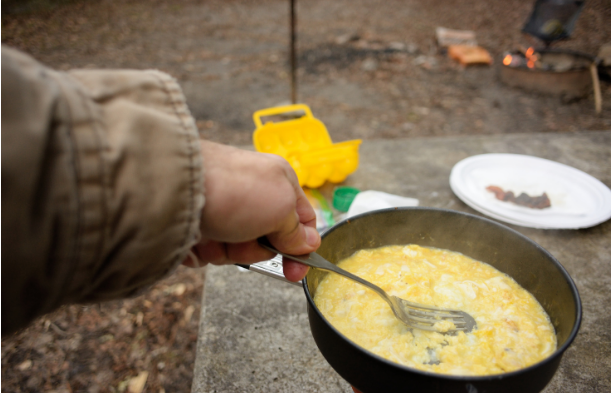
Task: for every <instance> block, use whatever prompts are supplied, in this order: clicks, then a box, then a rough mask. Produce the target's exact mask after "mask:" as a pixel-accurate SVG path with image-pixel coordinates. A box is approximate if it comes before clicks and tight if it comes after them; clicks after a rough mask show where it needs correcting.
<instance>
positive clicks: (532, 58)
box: [524, 46, 539, 68]
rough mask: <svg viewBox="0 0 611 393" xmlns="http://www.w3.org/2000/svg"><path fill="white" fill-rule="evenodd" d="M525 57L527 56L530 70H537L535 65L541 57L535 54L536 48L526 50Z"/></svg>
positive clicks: (527, 64)
mask: <svg viewBox="0 0 611 393" xmlns="http://www.w3.org/2000/svg"><path fill="white" fill-rule="evenodd" d="M524 56H526V66H527V67H528V68H535V63H536V62H537V61H538V60H539V57H538V56H537V55H536V54H535V48H533V47H532V46H531V47H530V48H528V49H526V52H525V53H524Z"/></svg>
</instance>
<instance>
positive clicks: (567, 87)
mask: <svg viewBox="0 0 611 393" xmlns="http://www.w3.org/2000/svg"><path fill="white" fill-rule="evenodd" d="M592 65H595V58H594V57H593V56H589V55H587V54H583V53H579V52H572V51H566V50H558V49H540V50H535V49H534V48H532V47H531V48H528V49H527V50H515V51H511V52H507V53H505V55H504V56H503V64H502V65H501V73H500V74H501V80H502V81H503V82H504V83H505V84H507V85H508V86H512V87H519V88H523V89H525V90H529V91H535V92H538V93H543V94H551V95H560V96H561V97H562V98H563V99H568V100H571V99H575V98H581V97H584V96H586V95H587V94H589V93H590V92H591V91H592V72H591V67H592Z"/></svg>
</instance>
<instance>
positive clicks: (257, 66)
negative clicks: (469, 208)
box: [2, 0, 611, 392]
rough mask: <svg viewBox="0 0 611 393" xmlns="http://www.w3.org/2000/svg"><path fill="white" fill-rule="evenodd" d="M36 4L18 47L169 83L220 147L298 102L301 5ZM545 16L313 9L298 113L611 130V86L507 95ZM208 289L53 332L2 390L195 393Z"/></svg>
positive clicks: (601, 33) (358, 125)
mask: <svg viewBox="0 0 611 393" xmlns="http://www.w3.org/2000/svg"><path fill="white" fill-rule="evenodd" d="M30 3H35V5H36V7H34V8H33V10H29V11H27V12H25V11H24V10H23V8H21V9H20V8H18V7H17V6H15V2H14V1H7V2H5V1H3V5H4V7H3V10H2V11H3V14H2V43H3V44H7V45H11V46H14V47H17V48H20V49H23V50H25V51H27V52H29V53H30V54H32V55H33V56H35V57H36V58H37V59H39V60H40V61H41V62H43V63H45V64H48V65H49V66H52V67H54V68H57V69H62V70H66V69H70V68H74V67H85V68H95V67H101V68H118V67H122V68H138V69H142V68H157V69H161V70H163V71H166V72H168V73H170V74H172V75H174V76H175V77H176V78H177V79H178V80H179V82H180V83H181V85H182V87H183V89H184V91H185V94H186V96H187V100H188V102H189V105H190V108H191V111H192V113H193V115H194V116H195V117H196V119H197V124H198V127H199V128H200V131H201V133H202V134H203V136H204V137H206V138H208V139H210V140H214V141H218V142H223V143H231V144H238V145H249V144H251V138H252V131H253V129H254V124H253V122H252V113H253V112H254V111H256V110H258V109H263V108H266V107H270V106H274V105H278V104H282V103H288V102H289V100H290V96H291V92H290V82H289V72H288V54H287V48H288V37H289V35H288V10H289V6H288V4H289V3H288V1H286V0H282V1H280V0H263V1H246V0H229V1H221V0H210V1H195V0H182V1H179V0H174V1H169V0H149V1H144V0H139V1H136V0H129V1H119V0H98V1H87V2H85V1H74V0H72V1H69V0H64V1H59V3H62V4H60V5H58V6H48V1H41V0H39V1H34V2H30ZM41 4H42V5H41ZM533 4H534V1H533V0H528V1H527V0H514V1H486V0H460V1H458V0H430V1H426V2H424V1H417V0H405V1H397V0H390V1H375V0H354V1H348V0H338V1H321V0H312V1H307V2H305V1H303V2H298V8H297V15H298V24H297V27H298V64H299V67H298V101H299V102H303V103H306V104H308V105H309V106H310V107H311V108H312V111H313V113H314V115H315V116H316V117H318V118H319V119H321V120H322V121H323V123H325V124H326V126H327V128H328V130H329V133H330V135H331V137H332V139H333V140H334V141H336V142H337V141H343V140H349V139H354V138H362V139H365V140H368V139H377V138H403V137H412V136H441V135H470V134H498V133H514V132H519V133H523V132H577V131H582V130H603V129H607V130H608V129H609V128H611V83H610V82H609V81H605V80H603V82H602V95H603V109H602V113H601V114H596V113H595V110H594V98H593V95H592V94H590V95H588V96H586V97H584V98H582V99H579V100H574V99H572V100H567V99H565V98H563V97H558V96H544V95H540V94H534V93H530V92H526V91H522V90H519V89H513V88H509V87H507V86H505V85H503V84H502V83H501V82H500V80H499V63H500V60H501V56H502V53H503V52H504V51H506V50H510V49H515V48H516V47H518V46H526V47H528V46H537V47H538V46H541V42H539V41H538V40H536V39H534V38H532V37H529V36H526V35H524V34H522V33H521V32H520V30H521V28H522V26H523V25H524V22H525V21H526V19H527V17H528V15H529V13H530V11H531V9H532V5H533ZM609 20H611V3H609V2H608V1H607V0H589V1H587V2H586V7H585V8H584V10H583V12H582V14H581V16H580V18H579V20H578V23H577V25H576V28H575V31H574V33H573V35H572V36H571V39H569V40H567V41H564V42H559V43H556V44H554V45H553V47H554V48H564V49H572V50H577V51H580V52H584V53H587V54H590V55H596V54H597V53H598V50H599V48H600V46H601V45H602V44H605V43H610V42H611V24H610V23H609ZM438 26H443V27H447V28H453V29H461V30H473V31H475V32H476V34H477V40H478V43H479V44H480V45H482V46H483V47H484V48H486V49H487V50H488V51H489V52H490V53H491V54H492V56H493V57H494V61H495V62H494V64H493V65H492V66H477V67H467V68H465V67H462V66H460V65H458V64H457V63H455V62H454V61H452V60H451V59H449V58H448V56H447V54H446V53H445V51H444V50H443V49H442V48H439V47H438V46H437V45H436V41H435V28H436V27H438ZM202 285H203V276H202V272H197V271H196V272H194V271H190V270H187V269H181V270H179V271H178V272H177V273H176V274H175V275H173V276H172V277H170V278H169V279H167V280H165V281H163V282H161V283H159V284H158V285H157V286H155V287H154V288H152V289H151V290H150V291H149V292H147V293H146V294H145V295H143V296H141V297H139V298H137V299H131V300H127V301H123V302H112V303H107V304H103V305H100V306H89V307H81V306H69V307H65V308H62V309H61V310H59V311H57V312H55V313H54V314H52V315H48V316H45V317H43V318H41V319H40V320H38V321H36V322H35V323H34V324H33V325H32V326H31V327H30V328H29V329H27V330H26V331H24V332H21V333H19V334H16V335H15V336H13V337H9V338H6V339H4V340H2V391H6V392H39V391H48V392H122V391H138V388H139V387H138V384H137V382H138V381H142V380H143V379H146V385H145V387H146V388H145V390H146V391H152V392H162V391H168V392H169V391H181V392H184V391H188V390H189V388H190V385H191V378H192V368H193V360H194V359H193V358H194V353H195V350H194V348H195V342H196V337H197V320H198V318H199V308H200V301H201V299H200V297H201V288H202ZM145 373H146V374H145ZM145 377H146V378H145ZM138 378H140V379H138ZM130 382H131V384H132V385H131V387H130Z"/></svg>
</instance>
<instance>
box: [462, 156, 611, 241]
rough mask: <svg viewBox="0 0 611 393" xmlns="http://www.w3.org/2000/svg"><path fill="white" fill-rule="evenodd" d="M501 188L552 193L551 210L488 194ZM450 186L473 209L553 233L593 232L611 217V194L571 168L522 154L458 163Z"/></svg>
mask: <svg viewBox="0 0 611 393" xmlns="http://www.w3.org/2000/svg"><path fill="white" fill-rule="evenodd" d="M491 185H494V186H498V187H501V188H502V189H503V190H505V191H513V192H514V194H515V195H519V194H520V193H522V192H525V193H526V194H528V195H530V196H538V195H541V194H543V193H544V192H545V193H547V195H548V197H549V199H550V201H551V205H552V206H551V207H550V208H546V209H531V208H527V207H523V206H518V205H515V204H513V203H509V202H503V201H499V200H498V199H496V198H495V196H494V194H493V193H491V192H490V191H487V190H486V187H488V186H491ZM450 187H452V191H454V193H455V194H456V196H457V197H458V198H460V199H461V200H462V201H463V202H465V203H466V204H467V205H469V206H471V207H472V208H473V209H475V210H477V211H479V212H481V213H483V214H486V215H488V216H490V217H493V218H496V219H498V220H501V221H505V222H508V223H510V224H515V225H520V226H525V227H531V228H549V229H577V228H588V227H591V226H594V225H597V224H600V223H602V222H604V221H606V220H608V219H609V218H611V190H609V188H608V187H607V186H605V185H604V184H603V183H602V182H600V181H599V180H597V179H596V178H594V177H592V176H590V175H588V174H587V173H585V172H582V171H580V170H578V169H575V168H572V167H570V166H567V165H564V164H560V163H557V162H554V161H549V160H545V159H543V158H538V157H532V156H524V155H518V154H482V155H477V156H473V157H469V158H466V159H464V160H462V161H460V162H459V163H457V164H456V165H455V166H454V168H453V169H452V173H451V175H450Z"/></svg>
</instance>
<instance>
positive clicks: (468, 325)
mask: <svg viewBox="0 0 611 393" xmlns="http://www.w3.org/2000/svg"><path fill="white" fill-rule="evenodd" d="M259 244H260V245H261V246H262V247H264V248H266V249H268V250H269V251H272V252H275V253H277V254H280V255H282V256H284V257H286V258H288V259H292V260H294V261H297V262H301V263H303V264H304V265H307V266H310V267H314V268H317V269H322V270H326V271H330V272H333V273H337V274H339V275H342V276H344V277H346V278H349V279H351V280H354V281H356V282H357V283H359V284H361V285H364V286H366V287H367V288H369V289H371V290H372V291H374V292H375V293H377V294H378V295H380V296H381V297H382V298H383V299H384V300H386V302H387V303H388V304H389V305H390V308H391V309H392V312H393V313H394V314H395V316H396V317H397V318H398V319H399V320H400V321H401V322H403V323H404V324H406V325H407V326H409V327H411V328H415V329H422V330H428V331H433V332H438V333H442V334H456V333H458V332H465V333H468V332H470V331H471V330H473V329H474V328H475V327H477V324H476V322H475V319H473V317H472V316H471V315H469V314H467V313H466V312H464V311H458V310H449V309H445V308H439V307H434V306H426V305H423V304H418V303H412V302H410V301H407V300H405V299H401V298H399V297H397V296H392V295H388V294H387V293H386V292H385V291H384V290H383V289H382V288H380V287H378V286H377V285H375V284H372V283H370V282H369V281H367V280H363V279H362V278H360V277H358V276H355V275H354V274H352V273H350V272H348V271H346V270H344V269H342V268H340V267H337V266H336V265H334V264H333V263H331V262H329V261H327V260H326V259H325V258H323V257H322V256H320V255H319V254H317V253H315V252H312V253H310V254H309V255H302V256H296V255H289V254H285V253H283V252H280V251H278V250H276V249H275V248H274V247H273V246H272V245H271V244H270V243H269V242H268V241H267V239H259ZM440 321H450V322H452V323H454V328H453V329H449V330H446V331H442V329H440V328H439V327H436V326H435V324H436V323H437V322H440Z"/></svg>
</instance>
